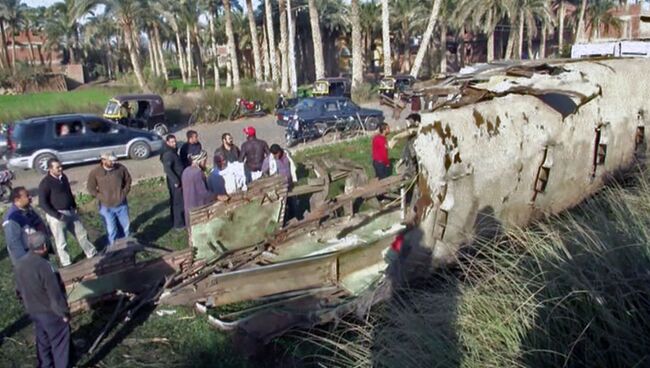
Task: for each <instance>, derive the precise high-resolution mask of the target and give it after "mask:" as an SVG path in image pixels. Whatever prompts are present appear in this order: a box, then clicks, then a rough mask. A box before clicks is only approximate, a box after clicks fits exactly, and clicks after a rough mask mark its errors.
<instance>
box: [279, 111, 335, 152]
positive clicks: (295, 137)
mask: <svg viewBox="0 0 650 368" xmlns="http://www.w3.org/2000/svg"><path fill="white" fill-rule="evenodd" d="M326 129H327V127H325V126H323V125H316V124H307V123H305V122H304V121H302V120H300V119H298V118H297V117H296V116H294V117H293V118H292V119H291V120H290V121H289V124H287V129H286V131H285V133H284V138H285V143H286V146H287V147H293V146H295V145H296V144H298V143H302V142H307V141H310V140H313V139H317V138H319V137H321V136H323V134H324V133H325V130H326Z"/></svg>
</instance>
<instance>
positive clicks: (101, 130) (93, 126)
mask: <svg viewBox="0 0 650 368" xmlns="http://www.w3.org/2000/svg"><path fill="white" fill-rule="evenodd" d="M86 129H87V131H90V132H93V133H95V134H106V133H110V132H112V131H113V126H112V125H111V124H110V123H108V122H106V121H103V120H98V119H91V120H88V121H87V122H86Z"/></svg>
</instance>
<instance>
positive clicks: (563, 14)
mask: <svg viewBox="0 0 650 368" xmlns="http://www.w3.org/2000/svg"><path fill="white" fill-rule="evenodd" d="M565 17H566V6H565V5H564V0H562V1H561V2H560V21H559V22H558V23H559V24H560V26H559V27H560V33H559V34H558V55H562V50H564V18H565Z"/></svg>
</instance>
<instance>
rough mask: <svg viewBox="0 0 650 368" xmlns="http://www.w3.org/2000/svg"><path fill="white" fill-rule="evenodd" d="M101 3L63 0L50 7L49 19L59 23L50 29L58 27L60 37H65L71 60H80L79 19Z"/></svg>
mask: <svg viewBox="0 0 650 368" xmlns="http://www.w3.org/2000/svg"><path fill="white" fill-rule="evenodd" d="M98 3H99V0H63V1H61V2H57V3H54V4H53V5H52V6H51V7H50V9H49V17H48V18H49V19H50V21H51V22H55V23H58V25H56V26H52V27H51V28H50V29H51V30H52V29H54V28H58V31H57V32H55V34H57V33H58V36H59V38H63V40H64V42H65V45H66V48H67V50H68V53H69V54H70V62H71V63H73V64H75V63H78V62H79V55H78V53H79V48H80V46H81V42H80V38H81V36H80V24H79V20H80V19H81V18H83V17H84V16H85V15H87V14H88V13H90V11H91V10H92V9H93V8H94V7H95V6H96V5H97V4H98Z"/></svg>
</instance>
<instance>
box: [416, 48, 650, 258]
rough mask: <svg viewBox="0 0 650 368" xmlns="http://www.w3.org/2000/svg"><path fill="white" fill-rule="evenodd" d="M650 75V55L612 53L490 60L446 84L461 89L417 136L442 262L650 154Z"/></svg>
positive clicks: (425, 216)
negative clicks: (492, 230)
mask: <svg viewBox="0 0 650 368" xmlns="http://www.w3.org/2000/svg"><path fill="white" fill-rule="evenodd" d="M649 78H650V62H648V61H646V60H642V59H602V60H593V61H577V62H576V61H573V62H572V61H565V62H558V63H557V64H529V65H526V64H524V65H516V66H507V65H506V66H500V67H494V68H486V69H484V70H483V71H482V72H480V73H477V74H475V75H470V76H460V77H459V78H458V79H457V80H455V81H452V82H451V83H450V85H449V86H445V88H450V87H452V88H453V85H454V84H456V85H457V86H458V87H457V90H456V92H455V93H451V94H450V95H448V96H447V98H443V101H439V100H440V98H439V97H438V101H434V102H432V103H431V104H430V106H431V105H433V106H434V107H433V108H434V109H435V111H433V112H429V113H424V114H423V115H422V116H421V120H422V124H421V126H420V127H419V130H418V132H417V136H416V137H415V139H414V142H413V147H414V150H415V152H416V154H417V157H418V160H419V167H420V178H419V183H418V189H419V191H420V198H419V200H418V202H417V204H416V205H415V206H416V208H417V213H418V216H417V217H418V223H417V227H416V230H415V231H416V232H419V233H421V234H420V235H419V236H418V239H421V242H422V245H424V246H425V247H426V248H429V249H431V250H432V253H433V257H432V258H433V260H434V263H435V264H436V265H441V264H445V263H447V262H450V261H452V260H453V258H454V255H455V253H456V252H457V251H458V249H459V247H461V246H462V245H463V244H466V243H467V242H469V241H471V240H472V238H473V237H474V236H475V234H476V233H477V232H478V231H481V227H482V226H484V225H485V223H487V224H489V225H488V226H495V225H498V226H504V227H507V226H513V225H525V224H527V223H529V222H530V221H531V220H532V219H534V218H536V217H538V216H540V215H542V214H553V213H558V212H560V211H563V210H566V209H568V208H570V207H572V206H575V205H576V204H578V203H579V202H581V201H582V200H584V199H585V198H587V197H588V196H590V195H591V194H593V193H594V192H596V191H597V190H598V189H599V188H601V187H602V186H603V183H604V181H605V180H606V179H607V177H608V176H610V175H611V174H613V173H615V172H616V171H618V170H620V169H625V168H629V167H630V166H631V165H633V164H634V162H635V160H636V159H638V158H639V157H643V156H645V154H646V144H645V142H646V139H647V136H646V135H647V131H646V130H647V128H646V127H647V125H648V123H649V116H648V111H649V110H650V100H649V99H648V97H647V95H646V93H645V91H646V90H647V86H648V84H647V81H648V80H649ZM484 219H490V221H487V222H486V221H483V220H484ZM495 221H496V222H497V224H495ZM482 222H483V224H482Z"/></svg>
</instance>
